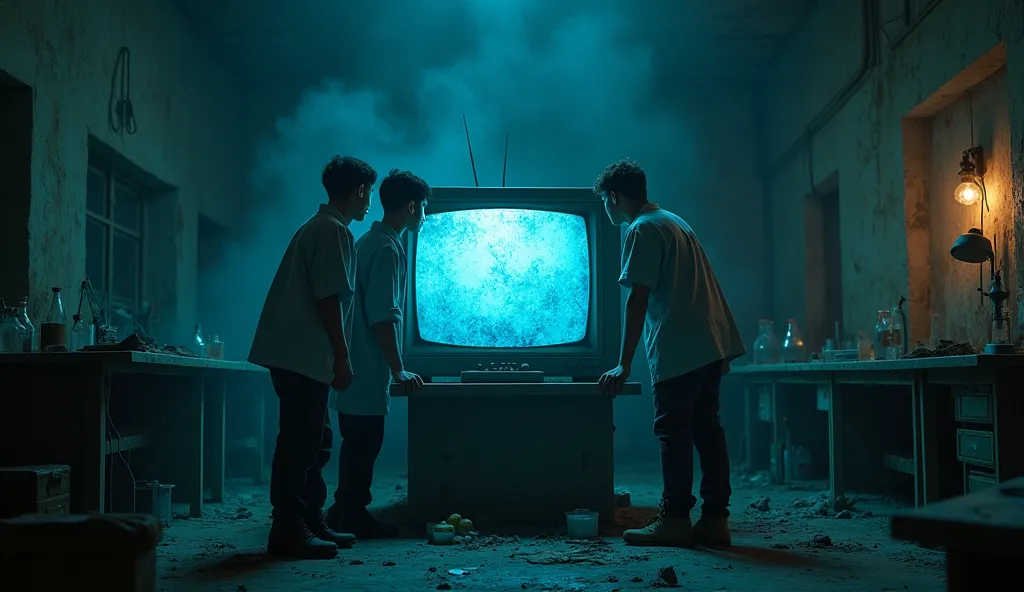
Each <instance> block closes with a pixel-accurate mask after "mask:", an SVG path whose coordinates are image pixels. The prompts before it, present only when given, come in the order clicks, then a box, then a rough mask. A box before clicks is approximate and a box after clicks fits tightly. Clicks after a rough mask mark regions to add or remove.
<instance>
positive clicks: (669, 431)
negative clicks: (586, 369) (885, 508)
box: [594, 159, 746, 547]
mask: <svg viewBox="0 0 1024 592" xmlns="http://www.w3.org/2000/svg"><path fill="white" fill-rule="evenodd" d="M594 192H595V193H596V194H597V195H599V196H601V199H602V200H603V201H604V206H605V212H606V213H607V214H608V218H609V219H610V220H611V221H612V224H615V225H618V226H626V235H625V239H624V241H623V246H622V274H621V275H620V276H619V284H621V285H622V286H623V287H624V288H626V289H628V290H629V296H628V297H627V299H626V309H625V317H626V318H625V329H624V331H623V339H622V351H621V355H620V359H619V365H618V367H616V368H614V369H612V370H610V371H608V372H607V373H605V375H604V376H602V377H601V386H602V388H603V389H604V390H605V391H606V392H608V393H609V394H618V393H619V392H620V391H621V389H622V385H623V383H624V382H625V381H626V379H627V378H628V377H629V373H630V366H631V365H632V363H633V356H634V354H635V353H636V348H637V345H638V344H639V342H640V337H641V334H642V335H643V337H644V344H645V346H646V349H647V362H648V364H649V365H650V369H651V380H652V382H653V384H654V414H655V417H654V433H655V435H656V436H657V437H658V440H659V441H660V443H661V472H662V478H663V480H664V482H665V487H664V491H663V493H662V503H661V511H660V512H659V513H658V515H657V516H655V517H654V518H653V519H651V521H650V522H649V523H648V524H647V525H646V526H644V527H643V528H637V529H630V530H627V531H626V532H624V533H623V538H624V539H625V540H626V541H627V542H628V543H633V544H647V545H671V546H681V547H687V546H692V545H693V544H703V545H729V544H730V543H731V541H732V538H731V535H730V532H729V521H728V517H729V510H728V508H729V498H730V496H731V495H732V489H731V487H730V485H729V453H728V450H727V449H726V441H725V432H724V430H723V429H722V422H721V419H720V418H719V416H718V410H719V387H720V385H721V380H722V376H723V375H724V374H725V373H726V372H728V369H729V361H730V360H734V359H736V358H738V357H740V356H742V355H743V354H745V353H746V350H745V349H744V347H743V339H742V337H741V336H740V333H739V330H738V329H737V327H736V322H735V320H734V319H733V316H732V312H731V311H730V310H729V304H728V302H726V299H725V295H724V294H723V293H722V288H721V287H720V286H719V285H718V280H717V279H716V278H715V273H714V271H713V270H712V269H711V262H710V261H709V260H708V257H707V255H706V254H705V253H704V249H703V248H702V247H701V245H700V242H699V241H698V240H697V235H696V234H694V232H693V229H692V228H690V226H689V225H688V224H687V223H686V222H684V221H683V220H682V219H681V218H680V217H679V216H676V215H675V214H673V213H671V212H669V211H666V210H663V209H661V208H659V207H658V205H657V204H655V203H652V202H650V201H648V199H647V176H646V174H645V173H644V170H643V169H642V168H641V167H640V165H639V164H637V163H636V162H635V161H632V160H629V159H626V160H621V161H619V162H616V163H615V164H612V165H610V166H608V168H606V169H605V170H604V172H602V173H601V176H600V177H598V178H597V181H596V182H595V183H594ZM694 447H696V449H697V456H698V457H699V458H700V466H701V472H702V476H701V483H700V495H701V498H702V499H703V502H704V503H703V505H702V509H701V518H700V520H698V521H697V524H695V525H694V526H693V527H691V526H690V511H691V510H692V509H693V507H694V506H695V505H696V503H697V500H696V498H694V496H693V449H694Z"/></svg>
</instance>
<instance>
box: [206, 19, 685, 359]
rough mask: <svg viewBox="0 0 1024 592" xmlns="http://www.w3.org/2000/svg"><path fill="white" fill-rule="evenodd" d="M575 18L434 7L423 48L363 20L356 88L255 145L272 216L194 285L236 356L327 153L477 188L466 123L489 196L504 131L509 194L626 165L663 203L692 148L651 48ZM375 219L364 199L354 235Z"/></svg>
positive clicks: (257, 174) (618, 24) (309, 103)
mask: <svg viewBox="0 0 1024 592" xmlns="http://www.w3.org/2000/svg"><path fill="white" fill-rule="evenodd" d="M572 4H573V3H562V4H561V5H560V7H559V8H558V10H555V9H552V8H550V5H548V4H546V3H545V2H543V0H528V1H518V2H495V1H489V0H471V1H467V2H459V1H458V0H446V1H440V2H433V3H431V7H432V8H431V12H430V13H424V12H423V9H422V8H420V9H419V11H420V12H419V13H415V14H412V15H411V18H413V19H420V21H419V22H420V26H419V27H418V28H417V31H418V32H419V33H418V34H417V33H416V32H414V31H397V32H396V31H389V29H388V27H390V26H391V25H392V23H391V22H390V20H394V19H395V17H394V16H392V17H390V19H389V20H381V21H380V22H381V24H380V26H379V27H378V26H377V25H375V24H374V23H372V22H371V23H370V25H369V27H370V29H371V30H370V31H369V33H368V37H367V39H368V41H367V45H368V50H367V51H365V52H363V53H362V54H360V55H362V59H361V60H359V62H358V64H356V65H355V66H354V67H352V68H350V69H351V71H353V72H355V74H354V75H351V76H348V78H349V79H348V80H347V79H346V77H345V76H344V75H339V76H335V77H331V76H328V77H326V78H325V79H324V81H323V82H322V83H321V84H318V85H316V86H315V87H313V88H309V89H307V90H305V91H304V92H303V93H302V95H301V99H300V101H299V103H298V105H296V106H295V108H294V112H292V113H290V114H288V115H286V116H284V117H281V118H280V119H278V120H277V122H276V125H275V127H274V129H273V133H272V134H271V135H270V136H269V137H266V138H265V139H264V141H262V142H261V143H260V145H259V146H258V149H257V150H258V154H257V159H256V162H257V165H256V167H255V170H254V171H252V177H251V179H252V185H253V190H254V192H255V194H256V195H257V196H259V197H261V198H263V199H264V201H263V203H265V204H267V205H265V206H263V207H261V208H260V209H259V210H258V211H257V212H256V213H255V216H254V218H255V219H254V220H253V221H252V222H251V223H250V224H249V225H248V229H247V233H248V235H249V240H248V241H247V243H246V245H245V247H244V248H243V249H241V250H239V251H238V252H235V253H231V254H230V255H229V256H228V257H227V260H226V261H225V265H223V266H221V268H220V269H218V270H217V272H216V274H215V275H216V277H215V278H203V281H205V282H210V281H211V280H212V281H215V282H217V283H218V284H220V283H223V284H225V285H226V286H230V287H231V288H230V289H225V290H216V291H215V292H216V293H221V294H225V295H228V297H226V298H225V299H224V302H222V303H221V306H217V307H216V308H220V309H222V312H223V313H224V314H219V315H217V316H218V317H220V321H221V324H222V325H223V324H224V323H225V322H227V323H230V324H233V325H234V324H237V326H233V327H223V328H222V329H220V330H221V333H222V334H229V335H231V336H232V337H233V338H234V340H236V343H237V347H238V349H236V350H235V353H236V355H237V356H244V351H243V350H245V349H246V347H247V345H248V340H249V339H251V335H252V331H253V329H254V328H255V323H256V320H257V317H258V315H259V311H260V308H261V306H262V302H263V297H264V295H265V294H266V289H267V287H268V286H269V283H270V281H271V279H272V278H273V274H274V271H275V269H276V266H277V263H278V262H279V261H280V257H281V254H282V252H283V250H284V247H285V246H286V245H287V243H288V240H289V239H290V237H291V235H292V233H293V232H294V230H295V229H296V228H297V227H298V225H300V224H301V223H302V222H303V221H304V220H305V219H306V218H308V217H309V216H310V215H311V214H312V213H313V212H314V211H315V210H316V207H317V203H319V202H322V201H324V199H325V198H324V194H323V189H322V187H321V185H320V178H319V177H320V169H321V167H322V166H323V164H324V163H325V162H327V161H328V160H329V159H330V157H331V156H332V155H335V154H342V155H352V156H356V157H358V158H362V159H364V160H366V161H368V162H369V163H370V164H371V165H373V166H374V167H375V168H376V169H377V171H378V173H379V175H380V176H381V177H383V175H384V174H386V173H387V171H388V170H389V169H391V168H401V169H409V170H412V171H413V172H415V173H417V174H418V175H420V176H422V177H423V178H424V179H425V180H426V181H427V182H428V183H430V184H431V185H433V186H452V185H455V186H459V185H472V184H473V174H472V170H471V168H470V163H469V155H468V151H467V146H466V137H465V132H464V129H463V125H462V115H463V113H465V115H466V117H467V119H468V121H469V128H470V134H471V137H472V141H473V151H474V156H475V158H476V166H477V171H478V174H479V177H480V184H481V185H485V186H486V185H500V183H501V167H502V158H503V151H504V140H505V134H506V133H508V134H509V156H508V184H509V185H513V186H590V185H591V183H592V182H593V180H594V178H595V177H596V176H597V174H598V173H599V172H600V171H601V169H602V168H603V167H604V166H605V165H607V164H608V163H609V162H611V161H613V160H616V159H618V158H621V157H624V156H631V157H633V158H636V159H638V160H639V161H640V162H641V163H642V164H644V166H645V167H646V168H647V169H648V171H650V172H653V173H654V174H653V175H651V176H652V181H651V189H652V191H653V194H654V195H655V196H656V195H658V193H659V190H662V191H667V190H668V189H670V188H668V187H664V186H662V187H659V185H658V179H659V178H660V179H666V178H667V177H668V175H667V174H665V175H659V174H657V171H671V170H673V168H678V167H679V166H680V165H681V163H683V162H685V161H686V159H687V155H688V154H692V150H691V148H690V141H689V135H688V134H687V130H686V129H685V128H684V127H683V125H682V122H681V121H680V119H679V118H678V117H674V116H672V115H670V114H669V112H668V111H667V109H665V108H664V105H665V102H664V101H658V100H656V98H657V97H656V93H655V84H654V81H655V80H656V79H657V76H656V73H655V71H654V62H653V59H652V58H653V54H654V49H653V46H652V45H650V44H645V43H642V42H638V41H637V40H636V39H635V38H634V36H633V35H632V34H631V30H632V29H635V19H636V18H637V17H636V15H629V14H627V13H624V12H622V11H621V10H619V9H618V8H617V7H616V6H615V5H614V4H613V3H607V2H606V3H604V4H600V3H598V4H594V3H588V4H587V5H586V6H587V7H586V8H584V7H583V3H579V5H577V6H575V7H572V6H571V5H572ZM567 5H569V6H570V7H569V8H566V6H567ZM391 12H392V14H394V13H395V11H391ZM627 17H631V18H627ZM445 19H449V21H448V22H451V23H454V24H455V28H454V29H452V30H447V29H445V25H444V22H443V21H444V20H445ZM389 33H392V34H389ZM396 38H398V39H403V40H402V41H398V42H397V43H396V42H395V39H396ZM427 47H429V50H427V49H426V48H427ZM370 66H372V67H370ZM339 67H342V66H339ZM345 68H346V69H348V67H347V65H345ZM339 74H344V73H343V72H342V73H339ZM380 214H381V208H380V204H379V203H378V202H376V196H375V197H374V202H373V205H372V207H371V210H370V213H369V215H368V216H367V219H366V220H365V221H364V222H361V223H359V222H356V223H353V225H352V231H353V233H354V234H355V235H356V236H357V237H358V236H360V235H361V234H362V233H363V232H364V231H365V230H366V229H367V228H368V227H369V225H370V223H371V222H372V221H373V220H374V219H379V217H380ZM239 289H240V290H241V295H240V293H239Z"/></svg>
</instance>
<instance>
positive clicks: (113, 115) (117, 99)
mask: <svg viewBox="0 0 1024 592" xmlns="http://www.w3.org/2000/svg"><path fill="white" fill-rule="evenodd" d="M107 119H108V120H109V123H110V129H111V130H112V131H113V132H114V133H115V134H125V133H127V134H128V135H129V136H131V135H134V134H135V132H137V131H139V126H138V123H136V121H135V107H134V105H132V51H131V50H130V49H128V48H127V47H122V48H121V49H120V50H118V52H117V61H116V62H115V63H114V73H113V74H112V75H111V77H110V102H109V104H108V105H107Z"/></svg>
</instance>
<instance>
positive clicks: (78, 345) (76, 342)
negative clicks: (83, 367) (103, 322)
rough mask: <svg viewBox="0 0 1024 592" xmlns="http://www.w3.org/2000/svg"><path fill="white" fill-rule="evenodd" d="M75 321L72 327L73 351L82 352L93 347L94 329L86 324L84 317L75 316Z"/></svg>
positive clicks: (71, 348)
mask: <svg viewBox="0 0 1024 592" xmlns="http://www.w3.org/2000/svg"><path fill="white" fill-rule="evenodd" d="M71 318H72V319H73V320H74V325H72V326H71V347H70V350H71V351H81V350H83V349H85V348H86V347H88V346H90V345H93V327H92V325H91V324H89V325H87V324H85V319H83V318H82V315H77V314H76V315H74V316H72V317H71Z"/></svg>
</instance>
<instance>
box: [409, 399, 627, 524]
mask: <svg viewBox="0 0 1024 592" xmlns="http://www.w3.org/2000/svg"><path fill="white" fill-rule="evenodd" d="M391 393H392V396H403V393H402V391H401V390H400V389H398V388H396V387H395V386H392V389H391ZM622 394H623V395H638V394H640V384H639V383H626V385H625V386H624V388H623V393H622ZM408 400H409V428H408V429H409V440H408V442H409V457H408V462H409V467H408V479H409V485H408V508H409V520H410V523H411V524H419V525H422V524H424V523H426V522H437V521H438V520H443V519H444V518H445V517H447V516H448V515H449V514H452V513H458V514H461V515H463V516H467V517H470V518H471V519H473V520H474V522H475V524H476V525H478V526H480V527H483V528H487V529H490V530H492V531H493V530H495V529H501V528H503V527H513V526H516V525H538V526H540V525H547V526H551V525H564V524H565V512H566V511H570V510H574V509H577V508H587V509H589V510H593V511H597V512H599V516H600V517H599V520H601V521H602V522H605V521H611V520H612V519H613V514H614V510H615V493H614V490H615V482H614V479H615V468H614V432H615V426H614V424H613V402H614V397H613V396H610V395H606V394H603V393H602V392H601V389H600V387H599V386H598V384H597V383H594V382H586V383H584V382H544V383H535V384H471V383H461V382H447V383H445V382H433V383H428V384H425V385H424V386H423V388H422V389H421V390H420V391H418V392H417V393H415V394H413V395H411V396H409V397H408Z"/></svg>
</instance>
